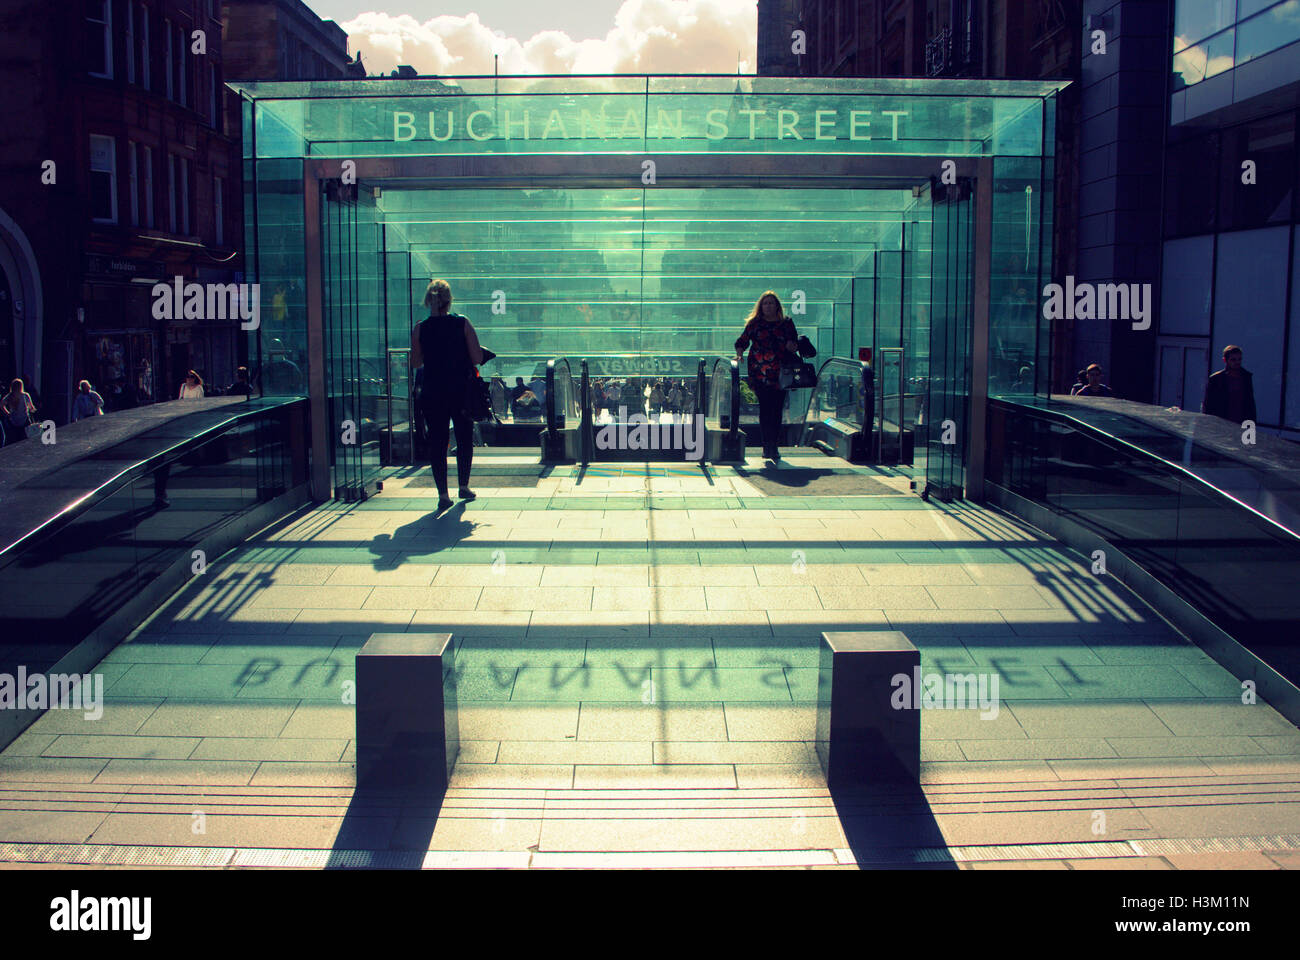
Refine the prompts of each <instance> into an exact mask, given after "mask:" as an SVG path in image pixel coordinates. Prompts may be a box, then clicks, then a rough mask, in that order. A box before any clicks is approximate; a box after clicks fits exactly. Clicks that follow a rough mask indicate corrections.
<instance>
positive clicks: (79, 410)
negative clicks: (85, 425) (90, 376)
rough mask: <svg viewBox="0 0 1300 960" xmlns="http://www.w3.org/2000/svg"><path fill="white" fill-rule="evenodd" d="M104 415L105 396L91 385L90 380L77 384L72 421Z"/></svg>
mask: <svg viewBox="0 0 1300 960" xmlns="http://www.w3.org/2000/svg"><path fill="white" fill-rule="evenodd" d="M103 415H104V398H103V397H101V396H100V395H99V394H97V393H96V392H95V391H94V390H93V389H92V388H91V386H90V381H89V380H82V381H81V382H80V383H79V384H77V398H76V399H75V400H73V401H72V422H73V423H76V422H77V421H78V420H85V419H86V418H87V417H102V416H103Z"/></svg>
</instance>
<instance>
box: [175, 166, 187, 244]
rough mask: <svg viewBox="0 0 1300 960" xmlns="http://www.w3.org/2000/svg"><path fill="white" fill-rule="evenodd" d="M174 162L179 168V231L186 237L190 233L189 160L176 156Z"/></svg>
mask: <svg viewBox="0 0 1300 960" xmlns="http://www.w3.org/2000/svg"><path fill="white" fill-rule="evenodd" d="M176 163H177V165H178V166H179V167H180V168H181V199H180V205H181V233H183V234H184V235H185V236H187V237H188V236H189V235H190V162H189V161H188V160H183V159H181V158H179V157H178V158H177V159H176Z"/></svg>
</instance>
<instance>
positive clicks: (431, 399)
mask: <svg viewBox="0 0 1300 960" xmlns="http://www.w3.org/2000/svg"><path fill="white" fill-rule="evenodd" d="M423 400H424V404H423V406H424V423H425V428H426V429H427V430H428V431H429V460H430V463H431V466H432V467H433V482H434V483H436V484H437V485H438V493H439V495H440V496H442V497H444V498H445V497H446V496H447V442H448V440H449V438H450V436H451V430H450V428H449V426H448V424H449V423H450V424H451V425H453V426H455V428H456V481H457V485H458V486H460V487H461V488H462V489H463V488H465V487H468V486H469V471H470V468H471V467H472V466H473V464H474V421H473V420H471V419H470V418H469V414H467V413H465V412H464V411H463V410H462V409H461V407H462V406H463V405H464V397H449V396H437V395H429V394H425V396H424V398H423Z"/></svg>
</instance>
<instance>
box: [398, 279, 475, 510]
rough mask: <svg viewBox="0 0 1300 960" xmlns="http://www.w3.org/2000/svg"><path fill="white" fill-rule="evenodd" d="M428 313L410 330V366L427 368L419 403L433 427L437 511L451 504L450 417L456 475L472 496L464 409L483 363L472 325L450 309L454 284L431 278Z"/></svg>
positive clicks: (469, 432)
mask: <svg viewBox="0 0 1300 960" xmlns="http://www.w3.org/2000/svg"><path fill="white" fill-rule="evenodd" d="M424 305H425V306H426V307H427V308H428V309H429V316H428V317H427V318H425V319H424V320H422V321H420V323H418V324H417V325H416V327H415V329H414V330H412V331H411V368H412V369H414V368H416V367H424V375H423V377H422V383H423V386H422V390H421V397H420V400H421V406H422V408H423V413H424V420H425V424H426V425H427V429H428V431H429V457H430V460H431V461H432V462H431V464H430V465H431V466H432V468H433V480H434V483H436V484H437V486H438V512H440V513H441V512H442V511H443V510H446V509H447V508H449V507H450V506H451V505H452V499H451V497H450V496H448V493H447V442H448V439H449V435H450V430H449V429H448V422H449V421H450V423H451V425H452V426H453V427H454V428H455V431H456V480H457V482H458V484H459V487H460V489H459V491H458V492H459V495H460V498H461V499H462V500H473V499H474V498H475V494H474V492H473V491H472V490H470V488H469V474H470V468H471V467H472V466H473V464H474V421H473V420H471V419H470V416H469V414H468V413H467V412H466V410H465V398H466V391H467V389H468V387H469V381H470V378H471V377H473V376H474V368H475V367H476V366H478V365H479V364H481V363H482V362H483V351H482V348H481V347H480V346H479V342H478V334H477V333H475V331H474V325H473V324H471V323H470V322H469V320H468V319H467V318H466V317H463V316H461V315H460V314H457V313H452V312H451V286H450V285H449V284H448V283H447V281H445V280H430V281H429V286H428V289H427V290H426V291H425V293H424Z"/></svg>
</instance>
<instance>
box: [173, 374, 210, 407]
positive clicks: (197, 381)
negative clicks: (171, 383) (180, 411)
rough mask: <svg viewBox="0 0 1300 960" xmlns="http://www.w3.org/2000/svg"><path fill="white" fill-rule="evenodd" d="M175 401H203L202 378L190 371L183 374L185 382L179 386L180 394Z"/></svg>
mask: <svg viewBox="0 0 1300 960" xmlns="http://www.w3.org/2000/svg"><path fill="white" fill-rule="evenodd" d="M176 399H177V400H202V399H203V378H202V377H200V376H199V375H198V374H197V373H195V372H194V371H193V370H191V371H190V372H189V373H187V374H185V382H184V383H182V384H181V390H180V393H179V394H177V396H176Z"/></svg>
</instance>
